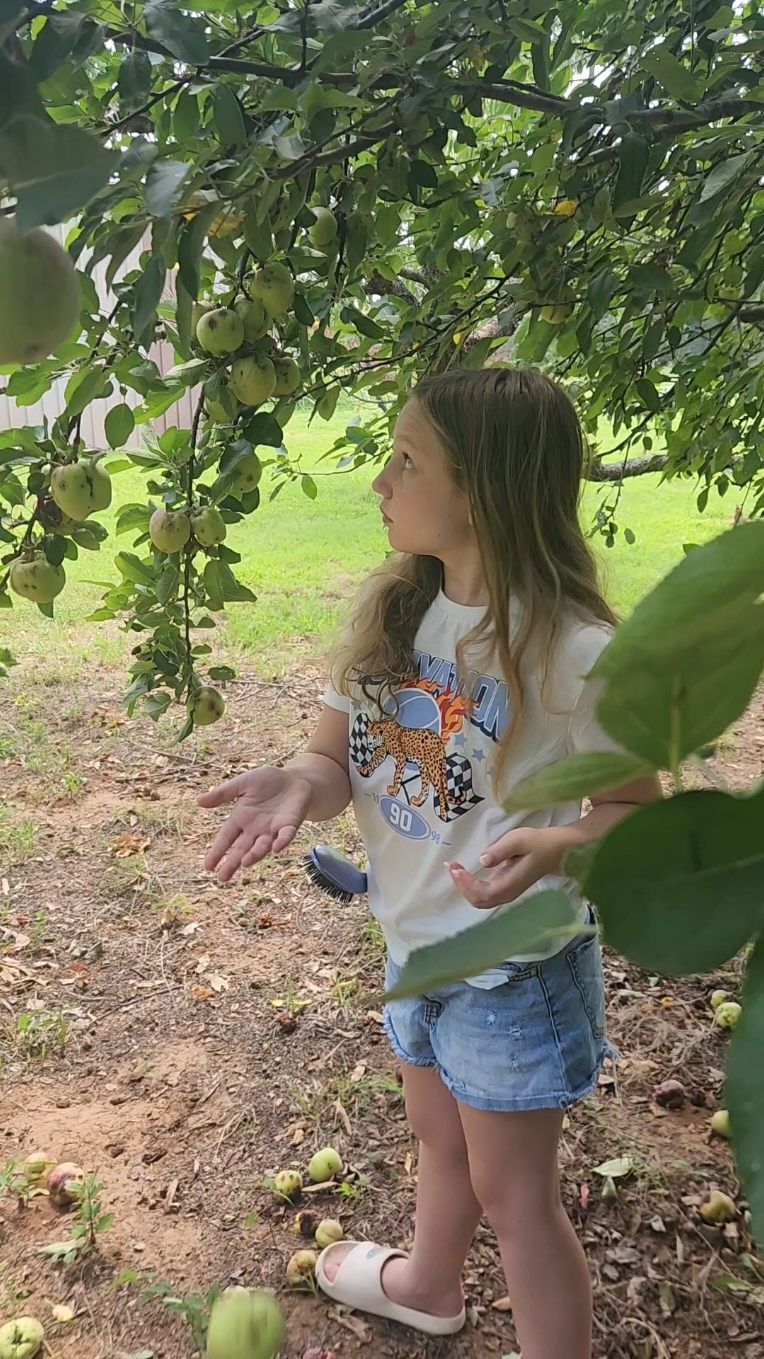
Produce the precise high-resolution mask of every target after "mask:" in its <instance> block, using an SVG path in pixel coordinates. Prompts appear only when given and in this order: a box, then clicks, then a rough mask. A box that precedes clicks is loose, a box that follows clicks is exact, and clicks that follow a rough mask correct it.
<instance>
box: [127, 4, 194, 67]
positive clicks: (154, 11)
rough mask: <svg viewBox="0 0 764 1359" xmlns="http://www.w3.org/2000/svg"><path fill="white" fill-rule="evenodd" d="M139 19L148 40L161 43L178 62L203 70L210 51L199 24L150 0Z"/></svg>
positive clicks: (174, 10)
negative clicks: (143, 24)
mask: <svg viewBox="0 0 764 1359" xmlns="http://www.w3.org/2000/svg"><path fill="white" fill-rule="evenodd" d="M143 17H144V19H145V21H146V30H147V32H148V34H149V36H150V37H152V38H156V39H157V41H158V42H161V43H162V44H163V46H164V47H166V48H167V50H168V52H172V55H173V56H174V57H177V58H178V60H179V61H187V62H188V63H189V65H190V66H203V65H204V63H205V62H206V61H208V60H209V55H210V49H209V47H208V46H207V39H206V38H205V36H204V32H203V29H202V26H201V24H200V23H198V22H197V21H196V20H193V19H190V18H189V17H188V15H187V14H183V13H182V12H181V10H179V9H173V8H172V6H171V5H167V4H164V3H162V0H154V3H153V4H150V5H147V6H146V8H145V10H144V12H143Z"/></svg>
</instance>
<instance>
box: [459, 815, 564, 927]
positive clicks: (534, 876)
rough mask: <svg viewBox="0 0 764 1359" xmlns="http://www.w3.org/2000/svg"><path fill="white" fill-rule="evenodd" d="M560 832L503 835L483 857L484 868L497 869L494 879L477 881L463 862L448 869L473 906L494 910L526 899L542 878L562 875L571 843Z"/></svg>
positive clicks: (529, 830)
mask: <svg viewBox="0 0 764 1359" xmlns="http://www.w3.org/2000/svg"><path fill="white" fill-rule="evenodd" d="M560 829H561V828H560V827H556V826H550V827H533V826H525V827H522V826H521V827H520V828H519V829H518V830H513V831H508V832H507V834H506V835H502V837H501V839H500V840H497V841H496V844H495V845H491V847H490V849H487V850H486V852H485V854H481V856H480V862H481V864H482V865H483V867H484V868H493V867H494V866H495V872H493V873H492V874H491V875H490V877H487V878H476V877H475V876H474V874H472V873H468V872H467V869H466V868H464V867H463V865H462V864H459V863H447V864H446V868H447V869H448V871H449V873H450V874H451V877H452V879H453V881H454V883H455V884H456V886H457V887H458V888H459V891H460V892H461V893H462V895H463V896H464V897H466V898H467V901H468V902H469V903H470V905H471V906H475V907H476V908H477V909H478V910H481V911H492V910H493V909H494V908H495V907H496V906H505V905H506V904H507V903H508V902H510V901H514V900H515V899H516V898H517V897H519V896H522V894H523V892H527V891H528V889H529V887H532V886H533V884H534V883H535V882H538V880H539V878H545V877H546V876H547V875H548V874H558V873H559V872H560V861H561V859H562V855H563V852H564V850H565V849H566V848H567V844H568V840H567V838H566V836H565V835H564V834H563V835H561V834H560Z"/></svg>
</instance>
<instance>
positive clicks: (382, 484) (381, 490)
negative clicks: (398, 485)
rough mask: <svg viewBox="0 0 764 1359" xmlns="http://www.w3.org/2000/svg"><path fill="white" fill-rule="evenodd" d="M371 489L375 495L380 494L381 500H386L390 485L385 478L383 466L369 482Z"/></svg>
mask: <svg viewBox="0 0 764 1359" xmlns="http://www.w3.org/2000/svg"><path fill="white" fill-rule="evenodd" d="M371 489H372V491H373V492H374V494H375V495H381V496H382V499H383V500H387V498H388V496H389V495H390V487H389V484H388V482H387V480H386V479H385V468H383V469H382V471H381V472H378V473H377V475H376V476H375V478H374V480H373V482H372V483H371Z"/></svg>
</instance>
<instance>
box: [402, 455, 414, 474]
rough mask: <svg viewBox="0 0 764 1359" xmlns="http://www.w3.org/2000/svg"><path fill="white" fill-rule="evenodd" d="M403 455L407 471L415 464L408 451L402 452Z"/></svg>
mask: <svg viewBox="0 0 764 1359" xmlns="http://www.w3.org/2000/svg"><path fill="white" fill-rule="evenodd" d="M401 457H402V458H403V467H404V471H405V470H406V469H407V468H409V467H413V466H414V464H413V462H412V461H411V458H410V457H409V455H408V453H402V454H401Z"/></svg>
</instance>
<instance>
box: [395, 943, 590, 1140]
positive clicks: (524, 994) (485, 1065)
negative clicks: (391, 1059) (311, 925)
mask: <svg viewBox="0 0 764 1359" xmlns="http://www.w3.org/2000/svg"><path fill="white" fill-rule="evenodd" d="M501 970H502V971H504V972H506V974H507V980H506V982H504V983H502V984H501V985H499V986H495V987H493V988H492V989H491V990H488V991H487V990H483V989H481V988H479V987H477V986H470V985H469V983H468V982H455V983H453V984H452V985H450V986H444V987H442V988H441V989H439V990H437V991H433V992H432V993H431V994H430V995H426V996H412V997H411V998H410V999H409V1000H393V1001H390V1002H389V1003H388V1005H387V1007H386V1009H385V1028H386V1030H387V1035H388V1038H389V1039H390V1043H391V1046H392V1048H393V1051H394V1052H395V1054H396V1056H397V1057H399V1058H400V1060H401V1061H402V1062H407V1063H409V1064H410V1065H412V1066H428V1067H432V1068H433V1070H435V1071H437V1072H438V1074H439V1075H440V1077H441V1079H442V1080H443V1081H444V1083H445V1085H446V1086H447V1087H448V1089H449V1090H450V1091H451V1094H452V1095H453V1096H454V1098H455V1099H457V1100H459V1101H460V1103H462V1104H468V1105H470V1106H471V1107H472V1108H473V1109H486V1110H490V1111H492V1112H494V1113H515V1112H519V1111H520V1110H524V1109H565V1108H566V1107H567V1106H568V1105H569V1104H573V1103H574V1102H575V1101H576V1100H579V1099H581V1098H582V1097H583V1096H584V1095H588V1094H589V1093H590V1091H592V1090H593V1089H594V1088H595V1086H596V1085H597V1081H598V1077H599V1073H600V1068H601V1066H602V1062H603V1059H604V1058H605V1057H610V1056H613V1055H614V1053H613V1050H612V1049H611V1048H610V1046H609V1044H608V1042H607V1040H606V1038H605V988H604V982H603V978H602V958H601V954H600V946H599V941H598V940H597V938H596V937H595V936H593V935H583V936H581V935H578V936H577V937H576V938H575V939H571V941H570V942H569V943H568V944H567V945H566V946H565V948H564V949H562V950H561V951H560V952H559V953H556V954H555V955H554V956H553V957H551V958H545V959H543V960H542V961H541V962H535V963H512V962H509V963H503V964H501ZM400 973H401V969H400V968H399V967H398V966H397V965H396V964H395V963H394V962H393V961H392V959H391V958H389V957H388V960H387V977H386V981H387V986H388V988H389V987H391V986H392V985H393V984H394V983H395V981H396V980H397V979H398V977H399V976H400Z"/></svg>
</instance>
